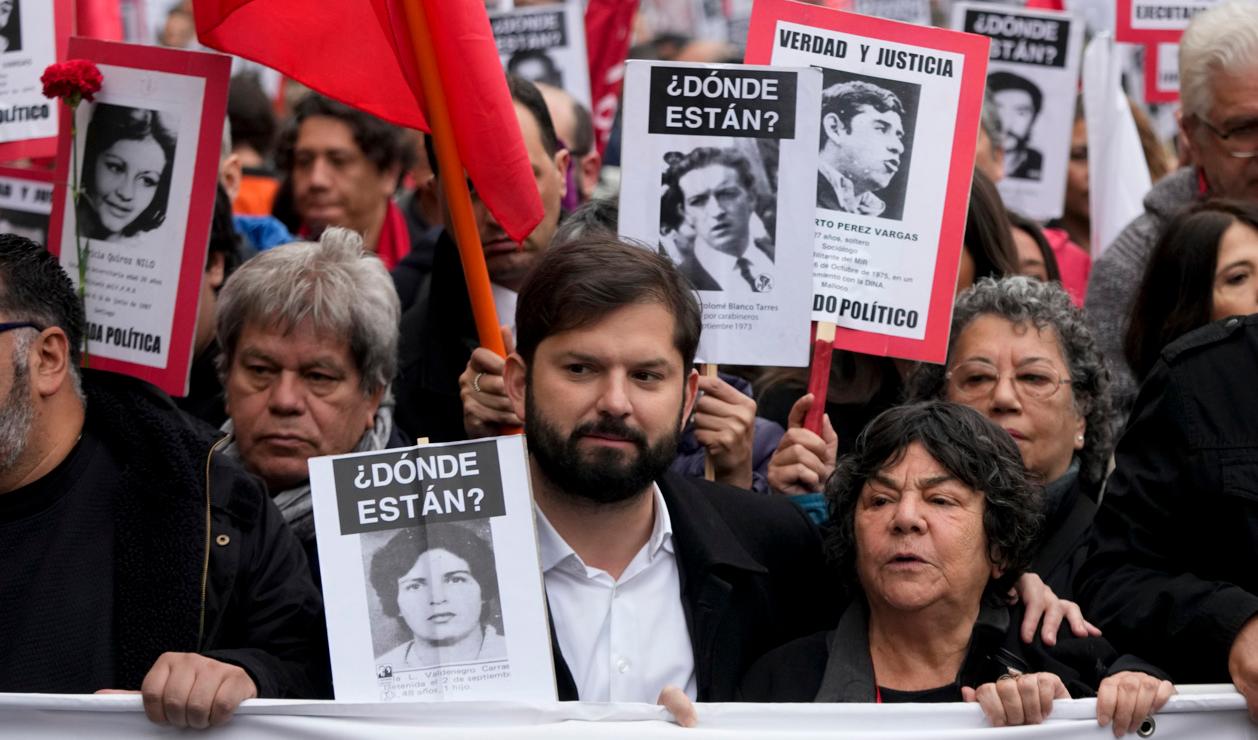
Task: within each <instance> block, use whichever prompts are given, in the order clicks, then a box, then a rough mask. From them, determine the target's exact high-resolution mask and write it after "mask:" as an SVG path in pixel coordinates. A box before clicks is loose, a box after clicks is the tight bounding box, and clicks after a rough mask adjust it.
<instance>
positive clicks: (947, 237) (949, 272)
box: [746, 0, 991, 363]
mask: <svg viewBox="0 0 1258 740" xmlns="http://www.w3.org/2000/svg"><path fill="white" fill-rule="evenodd" d="M778 21H788V22H791V23H798V24H800V25H804V26H812V27H814V28H824V29H828V30H832V31H841V32H843V33H848V34H852V35H855V36H866V37H869V38H874V39H878V40H881V41H892V42H895V43H899V44H908V45H912V46H919V47H922V48H927V49H934V50H937V51H946V52H951V53H954V54H961V55H963V56H964V57H965V65H964V71H963V72H962V74H961V92H960V101H959V102H958V104H957V118H956V128H954V129H953V132H954V133H953V139H952V160H951V163H950V165H949V167H948V177H947V186H946V190H945V194H944V204H943V217H942V220H941V222H940V225H939V250H938V254H937V256H936V258H935V275H934V278H933V281H932V284H931V289H930V304H929V305H930V308H929V313H928V315H927V317H926V335H925V337H924V338H922V339H909V338H906V337H894V336H890V335H887V334H877V333H874V332H868V331H860V330H856V329H848V328H845V327H842V326H840V327H838V329H837V330H836V331H835V334H834V346H835V347H837V348H840V349H850V350H854V351H857V352H864V353H867V354H872V355H886V356H891V357H902V358H904V359H908V360H921V361H923V362H935V363H943V362H944V361H946V360H947V355H948V332H949V330H950V328H951V324H952V302H953V298H954V296H955V294H956V285H957V269H958V265H959V263H960V260H961V240H962V237H963V236H964V235H965V219H966V212H967V209H968V208H969V204H970V179H971V177H972V174H973V172H974V150H975V147H976V146H977V143H978V124H979V115H980V112H981V109H982V105H983V89H984V87H985V86H986V84H987V56H988V49H989V47H990V45H991V40H990V39H988V38H987V37H986V36H979V35H976V34H972V33H963V32H961V31H949V30H945V29H942V28H930V27H926V26H918V25H914V24H912V23H900V22H898V21H890V20H886V19H883V18H875V17H872V16H866V15H858V14H856V13H844V12H842V11H837V10H829V9H827V8H821V7H817V6H814V5H805V4H803V3H798V2H793V0H757V1H756V5H755V7H754V9H753V10H752V13H751V28H750V30H749V31H748V34H747V57H746V62H747V63H748V64H769V63H770V59H771V57H772V54H773V35H774V33H775V31H776V26H777V22H778Z"/></svg>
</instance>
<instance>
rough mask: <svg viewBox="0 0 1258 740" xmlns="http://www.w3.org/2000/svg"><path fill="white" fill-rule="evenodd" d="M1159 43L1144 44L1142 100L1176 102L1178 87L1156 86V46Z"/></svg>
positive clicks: (1177, 99)
mask: <svg viewBox="0 0 1258 740" xmlns="http://www.w3.org/2000/svg"><path fill="white" fill-rule="evenodd" d="M1161 45H1162V44H1145V45H1144V102H1146V103H1178V102H1179V88H1175V89H1174V90H1163V89H1161V88H1160V87H1158V58H1159V56H1160V55H1159V54H1158V47H1159V46H1161Z"/></svg>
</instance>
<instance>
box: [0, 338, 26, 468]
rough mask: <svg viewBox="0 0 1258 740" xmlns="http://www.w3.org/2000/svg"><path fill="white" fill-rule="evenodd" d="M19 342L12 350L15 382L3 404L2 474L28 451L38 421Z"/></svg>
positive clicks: (0, 416)
mask: <svg viewBox="0 0 1258 740" xmlns="http://www.w3.org/2000/svg"><path fill="white" fill-rule="evenodd" d="M23 349H24V348H23V347H22V346H21V345H20V344H19V346H18V348H17V349H15V350H14V351H13V363H12V364H13V385H12V387H11V388H9V396H8V398H6V399H4V405H3V406H0V474H4V473H8V472H9V470H11V469H12V468H13V464H14V463H16V462H17V459H18V458H19V457H21V455H22V453H23V452H25V451H26V443H27V441H28V440H29V439H30V434H31V427H32V426H33V425H34V422H35V405H34V404H33V403H31V392H30V381H29V379H28V377H27V376H28V372H27V369H26V362H25V360H26V354H27V353H26V352H25V351H23Z"/></svg>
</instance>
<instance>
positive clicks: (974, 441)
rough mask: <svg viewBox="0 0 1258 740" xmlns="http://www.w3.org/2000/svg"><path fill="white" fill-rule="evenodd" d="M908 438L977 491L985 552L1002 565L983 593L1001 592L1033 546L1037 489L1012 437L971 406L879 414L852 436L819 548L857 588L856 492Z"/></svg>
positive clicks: (925, 406) (830, 495)
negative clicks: (981, 504)
mask: <svg viewBox="0 0 1258 740" xmlns="http://www.w3.org/2000/svg"><path fill="white" fill-rule="evenodd" d="M914 442H919V443H921V445H922V447H924V448H925V449H926V452H927V453H928V454H930V456H931V457H933V458H934V459H935V461H936V462H938V463H939V464H940V466H942V467H943V469H944V470H946V471H948V473H950V474H951V475H952V476H953V477H955V478H956V479H957V480H958V481H959V482H960V483H962V484H963V485H965V486H968V487H969V488H972V489H974V490H975V491H977V492H978V493H980V494H981V495H982V496H983V499H984V502H985V506H984V510H983V531H984V533H985V534H986V535H987V547H988V556H989V557H990V558H991V560H992V562H993V563H996V564H997V565H999V566H1001V567H1002V568H1003V569H1004V573H1003V575H1001V577H1000V578H998V579H995V580H994V581H993V582H992V583H990V584H989V593H1002V592H1003V591H1005V590H1007V589H1008V587H1009V586H1010V585H1012V583H1013V582H1014V581H1015V580H1017V578H1018V576H1020V575H1021V574H1022V572H1023V571H1024V570H1025V569H1026V568H1027V566H1028V565H1030V563H1031V558H1032V556H1033V555H1034V554H1035V550H1036V548H1037V547H1038V544H1039V543H1038V542H1037V535H1038V533H1039V527H1040V521H1041V515H1040V509H1041V504H1040V490H1039V488H1038V487H1036V486H1035V485H1033V484H1032V483H1031V482H1030V480H1029V479H1028V478H1027V473H1026V468H1024V467H1023V464H1022V453H1020V452H1019V451H1018V446H1017V445H1016V444H1015V443H1014V441H1013V437H1010V436H1009V434H1008V433H1006V432H1005V430H1003V429H1001V428H1000V427H998V426H996V424H995V423H993V422H992V421H990V420H989V419H988V418H987V417H985V416H983V415H982V414H980V413H979V412H977V411H975V410H974V409H972V408H970V407H968V406H962V405H960V404H956V403H948V402H945V401H924V402H920V403H912V404H906V405H903V406H896V407H895V408H892V409H890V410H888V411H884V412H883V413H882V414H880V415H878V416H877V417H876V418H875V419H874V420H873V421H871V422H870V423H869V426H867V427H865V430H864V431H862V432H861V433H860V436H858V437H857V438H856V446H855V448H854V449H853V450H852V453H851V454H849V455H847V456H846V457H844V458H843V459H842V460H840V461H839V464H838V467H836V468H835V470H834V474H833V475H831V476H830V480H829V482H828V483H827V484H826V499H827V502H828V503H829V508H830V521H829V523H828V524H827V525H826V531H825V537H824V546H825V551H826V556H827V557H828V558H829V560H830V562H831V564H832V565H833V566H835V567H836V568H837V569H838V571H839V573H840V577H841V578H843V579H844V581H845V585H847V586H852V587H858V585H857V581H856V527H855V518H856V508H857V504H858V503H859V501H860V496H861V490H862V489H863V488H864V487H865V484H866V483H867V482H868V481H869V480H870V479H871V478H873V477H874V476H875V475H877V474H878V473H879V472H881V471H883V470H886V469H887V468H889V467H891V466H893V465H896V464H897V463H899V462H900V460H901V459H903V457H904V455H905V453H906V452H907V450H908V448H909V447H910V446H911V445H912V444H913V443H914Z"/></svg>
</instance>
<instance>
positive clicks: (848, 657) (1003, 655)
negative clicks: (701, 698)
mask: <svg viewBox="0 0 1258 740" xmlns="http://www.w3.org/2000/svg"><path fill="white" fill-rule="evenodd" d="M1022 617H1023V610H1022V607H1021V606H1004V605H1000V604H994V603H990V602H985V603H984V604H983V606H982V607H981V608H980V609H979V615H978V619H977V620H975V623H974V631H973V633H972V637H971V638H970V647H969V650H968V651H967V653H966V656H965V660H964V662H963V663H962V665H961V670H960V671H959V673H958V674H957V678H956V683H955V684H954V686H955V687H956V692H957V693H956V700H957V701H959V700H960V687H961V686H969V687H971V688H977V687H978V686H979V685H981V684H984V683H988V682H991V681H995V680H997V679H999V678H1000V677H1001V676H1002V675H1004V674H1006V673H1010V672H1011V669H1012V670H1013V671H1017V672H1021V673H1032V672H1038V671H1047V672H1049V673H1054V674H1056V675H1057V676H1058V677H1059V678H1061V680H1062V683H1063V684H1065V685H1066V689H1067V690H1068V691H1069V692H1070V696H1071V697H1073V698H1076V699H1077V698H1080V697H1089V696H1095V695H1096V688H1097V686H1098V685H1100V683H1101V680H1102V679H1103V678H1105V677H1106V676H1110V675H1113V674H1115V673H1120V672H1122V671H1140V672H1143V673H1148V674H1149V675H1153V676H1157V677H1158V678H1165V677H1166V676H1165V674H1164V673H1162V672H1161V671H1159V670H1158V669H1157V668H1155V667H1153V666H1151V665H1149V664H1148V663H1145V662H1144V661H1141V660H1140V659H1138V658H1135V657H1133V656H1130V655H1121V656H1120V655H1119V654H1118V653H1117V652H1116V651H1115V650H1114V649H1113V647H1111V646H1110V644H1109V643H1108V642H1106V641H1105V638H1103V637H1084V638H1078V637H1075V636H1074V635H1072V634H1071V633H1070V627H1069V625H1065V624H1063V625H1062V628H1061V630H1060V631H1059V632H1058V635H1057V645H1056V646H1054V647H1051V648H1050V647H1048V646H1047V645H1045V644H1044V643H1043V642H1041V641H1040V635H1039V632H1038V631H1037V632H1036V635H1035V640H1034V641H1033V642H1032V643H1031V644H1029V645H1028V644H1026V643H1024V642H1022V638H1021V636H1020V634H1019V633H1020V630H1019V628H1018V627H1019V625H1021V624H1022ZM876 697H877V692H876V686H875V679H874V665H873V659H872V658H871V657H870V653H869V616H868V607H866V605H865V602H864V599H863V598H861V599H859V600H857V601H854V602H853V603H852V604H851V605H850V606H848V608H847V609H846V610H845V611H844V612H843V618H842V619H841V620H840V621H839V626H838V627H837V628H835V629H834V630H833V631H831V632H822V633H817V634H813V635H809V636H807V637H803V638H800V639H798V640H794V641H792V642H790V643H788V644H786V645H783V646H782V647H780V648H778V649H776V650H773V651H772V652H770V653H769V654H767V655H765V656H764V657H763V658H761V659H760V660H758V661H756V664H755V665H754V666H752V668H751V670H749V671H748V672H747V675H746V676H745V677H744V678H743V680H742V682H741V686H740V687H739V698H740V699H742V700H743V701H754V702H796V703H801V702H853V703H860V702H873V701H875V700H876Z"/></svg>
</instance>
